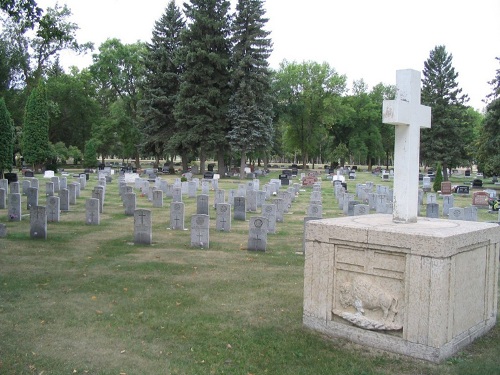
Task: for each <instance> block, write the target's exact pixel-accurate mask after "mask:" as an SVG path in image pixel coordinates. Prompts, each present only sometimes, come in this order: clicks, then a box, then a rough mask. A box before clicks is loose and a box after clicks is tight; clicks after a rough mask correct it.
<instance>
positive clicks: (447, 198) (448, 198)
mask: <svg viewBox="0 0 500 375" xmlns="http://www.w3.org/2000/svg"><path fill="white" fill-rule="evenodd" d="M454 200H455V199H454V197H453V195H444V196H443V216H448V214H449V211H450V208H452V207H453V204H454Z"/></svg>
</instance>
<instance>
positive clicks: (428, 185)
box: [422, 176, 432, 193]
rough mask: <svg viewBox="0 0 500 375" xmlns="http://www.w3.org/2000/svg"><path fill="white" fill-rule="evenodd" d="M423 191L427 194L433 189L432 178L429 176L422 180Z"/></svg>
mask: <svg viewBox="0 0 500 375" xmlns="http://www.w3.org/2000/svg"><path fill="white" fill-rule="evenodd" d="M422 189H423V190H424V192H425V193H428V192H429V191H431V189H432V184H431V178H430V177H429V176H424V178H423V179H422Z"/></svg>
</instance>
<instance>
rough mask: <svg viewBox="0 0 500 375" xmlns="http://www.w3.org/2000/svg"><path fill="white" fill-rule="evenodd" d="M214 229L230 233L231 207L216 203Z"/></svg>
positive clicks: (227, 204)
mask: <svg viewBox="0 0 500 375" xmlns="http://www.w3.org/2000/svg"><path fill="white" fill-rule="evenodd" d="M216 212H217V214H216V221H215V228H216V229H217V230H218V231H223V232H229V231H231V205H230V204H229V203H217V207H216Z"/></svg>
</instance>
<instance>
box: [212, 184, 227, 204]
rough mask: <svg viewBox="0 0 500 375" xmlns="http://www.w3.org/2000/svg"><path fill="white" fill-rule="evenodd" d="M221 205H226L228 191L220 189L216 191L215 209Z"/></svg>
mask: <svg viewBox="0 0 500 375" xmlns="http://www.w3.org/2000/svg"><path fill="white" fill-rule="evenodd" d="M219 203H226V191H225V190H223V189H218V190H216V191H215V195H214V207H215V208H217V204H219Z"/></svg>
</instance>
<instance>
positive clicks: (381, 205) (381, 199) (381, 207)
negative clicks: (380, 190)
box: [375, 194, 387, 214]
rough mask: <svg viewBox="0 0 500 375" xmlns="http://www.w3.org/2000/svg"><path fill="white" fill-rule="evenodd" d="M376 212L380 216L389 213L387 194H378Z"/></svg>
mask: <svg viewBox="0 0 500 375" xmlns="http://www.w3.org/2000/svg"><path fill="white" fill-rule="evenodd" d="M376 205H377V206H376V207H375V210H376V211H377V213H378V214H385V213H387V199H386V195H385V194H377V198H376Z"/></svg>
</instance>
